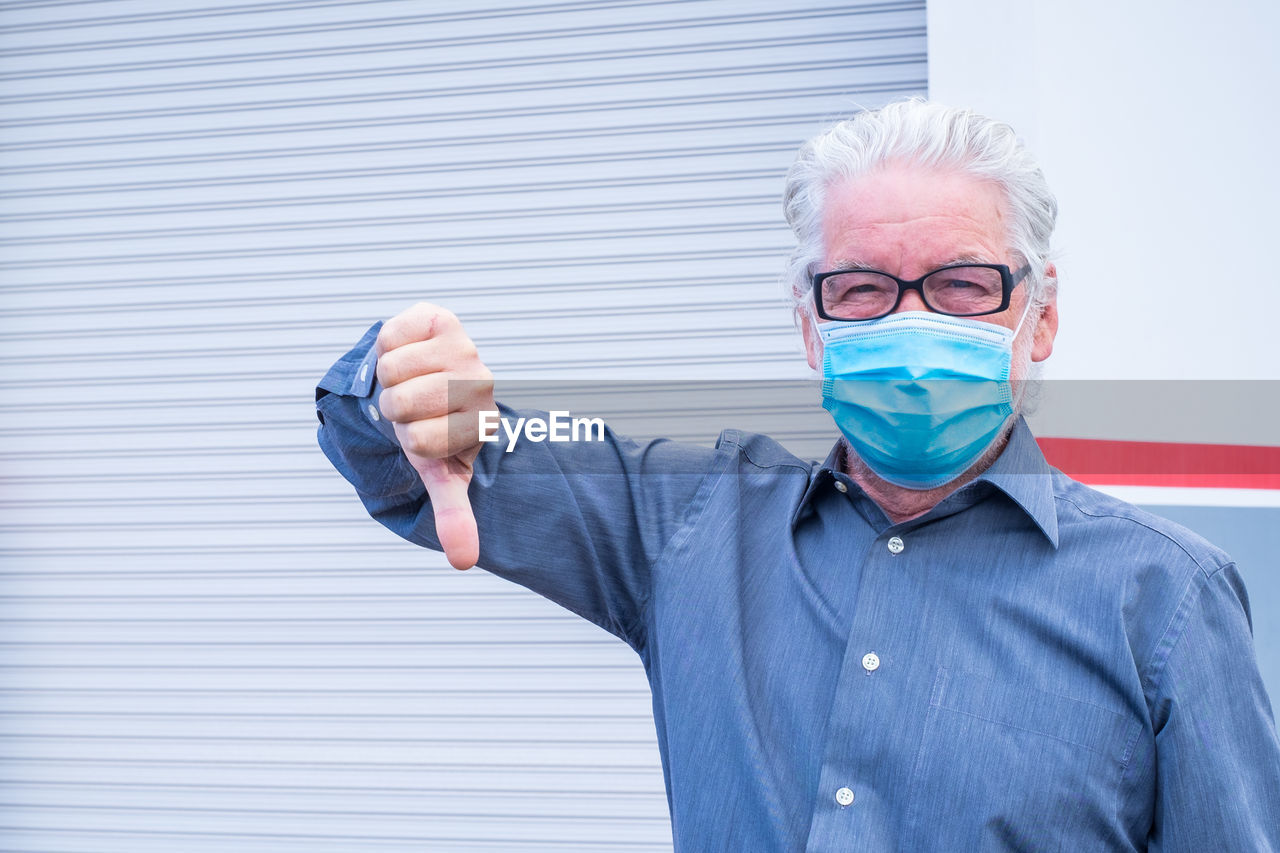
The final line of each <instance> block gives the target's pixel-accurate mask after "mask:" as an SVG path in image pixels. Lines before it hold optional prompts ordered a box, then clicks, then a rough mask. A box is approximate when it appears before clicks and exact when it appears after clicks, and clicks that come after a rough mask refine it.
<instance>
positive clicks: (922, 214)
mask: <svg viewBox="0 0 1280 853" xmlns="http://www.w3.org/2000/svg"><path fill="white" fill-rule="evenodd" d="M822 236H823V246H824V250H825V252H824V254H825V261H826V268H827V269H833V268H836V267H838V266H875V267H877V268H879V269H883V270H884V271H886V272H892V273H895V274H900V275H903V276H906V275H908V274H910V275H911V276H912V277H914V276H916V275H920V274H922V273H921V270H923V271H925V272H927V271H928V269H931V268H933V267H935V266H939V265H942V264H948V263H953V262H955V261H959V260H971V261H987V262H990V263H1003V262H1005V261H1006V260H1007V255H1008V252H1007V246H1008V226H1007V217H1006V213H1005V199H1004V194H1003V192H1002V191H1001V190H1000V188H999V186H998V185H996V184H994V183H992V182H990V181H985V180H982V179H980V178H976V177H974V176H972V175H967V174H964V173H962V172H958V171H954V170H949V169H935V168H927V167H920V166H913V165H905V164H890V165H887V166H884V167H882V168H880V169H878V170H876V171H874V172H871V173H869V174H866V175H859V176H858V177H856V178H848V179H843V180H839V181H837V182H835V183H834V184H832V185H831V186H830V187H828V189H827V194H826V204H825V207H824V209H823V217H822Z"/></svg>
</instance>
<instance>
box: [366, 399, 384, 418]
mask: <svg viewBox="0 0 1280 853" xmlns="http://www.w3.org/2000/svg"><path fill="white" fill-rule="evenodd" d="M369 419H370V420H374V421H380V420H382V415H380V414H378V407H377V406H375V405H374V404H373V403H370V404H369Z"/></svg>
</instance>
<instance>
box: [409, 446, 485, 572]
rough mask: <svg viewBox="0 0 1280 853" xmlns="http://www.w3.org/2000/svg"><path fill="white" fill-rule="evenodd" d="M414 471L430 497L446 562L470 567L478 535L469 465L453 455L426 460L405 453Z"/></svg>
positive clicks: (477, 552) (476, 558)
mask: <svg viewBox="0 0 1280 853" xmlns="http://www.w3.org/2000/svg"><path fill="white" fill-rule="evenodd" d="M406 455H408V456H409V461H410V462H411V463H413V467H414V468H415V469H416V470H417V472H418V476H419V477H421V478H422V483H423V485H425V486H426V487H427V495H428V496H429V497H430V498H431V509H432V510H433V512H434V513H435V519H436V537H437V538H438V539H439V540H440V547H442V548H443V549H444V554H445V556H446V557H447V558H448V559H449V565H451V566H453V567H454V568H455V569H469V568H471V567H472V566H474V565H475V564H476V562H477V561H479V559H480V534H479V533H478V532H477V530H476V517H475V513H473V512H472V511H471V500H470V498H468V497H467V486H469V485H470V484H471V466H470V465H468V464H466V463H464V462H462V461H461V460H459V459H458V457H456V456H451V457H449V458H447V459H428V458H426V457H425V456H418V455H416V454H406Z"/></svg>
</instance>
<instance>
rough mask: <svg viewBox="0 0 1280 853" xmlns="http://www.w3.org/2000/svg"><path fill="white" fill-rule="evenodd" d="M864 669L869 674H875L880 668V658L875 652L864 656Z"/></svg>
mask: <svg viewBox="0 0 1280 853" xmlns="http://www.w3.org/2000/svg"><path fill="white" fill-rule="evenodd" d="M862 668H863V669H865V670H866V671H867V672H875V671H876V670H877V669H879V668H880V658H879V656H878V655H876V653H875V652H867V653H866V654H865V655H863V656H862Z"/></svg>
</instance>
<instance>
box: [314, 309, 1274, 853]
mask: <svg viewBox="0 0 1280 853" xmlns="http://www.w3.org/2000/svg"><path fill="white" fill-rule="evenodd" d="M376 329H377V327H376V326H375V327H374V329H371V330H370V332H369V333H368V334H366V336H365V338H364V339H363V340H362V341H361V342H360V344H359V345H357V347H356V348H355V349H353V350H352V351H351V352H350V353H348V354H347V355H346V356H345V357H344V358H343V359H342V360H340V361H339V362H338V363H337V364H336V365H335V366H334V367H333V368H332V369H331V370H330V371H329V373H328V374H327V375H326V376H325V377H324V379H323V380H322V381H321V383H320V386H319V390H318V391H317V398H318V399H317V405H318V409H319V414H320V416H321V421H322V424H323V425H322V426H321V428H320V444H321V446H322V448H323V449H324V451H325V453H326V454H327V455H328V456H329V458H330V459H331V460H332V461H333V463H334V465H335V466H336V467H337V468H338V470H339V471H340V472H341V473H342V474H343V476H345V477H346V478H347V479H348V480H349V481H350V482H351V483H352V484H353V485H354V486H355V488H356V491H357V492H358V493H359V495H360V498H361V500H363V502H364V504H365V506H366V507H367V509H368V511H369V512H370V513H371V514H372V515H373V517H374V518H376V519H377V520H378V521H380V522H381V523H383V524H385V525H386V526H387V527H389V528H390V529H391V530H393V531H395V532H396V533H398V534H399V535H401V536H403V537H405V538H406V539H409V540H410V541H413V542H416V543H419V544H421V545H425V546H427V547H437V542H436V539H435V535H434V530H433V525H432V515H431V508H430V506H429V505H428V504H427V502H426V499H425V491H424V489H423V487H422V485H421V483H420V482H419V480H418V478H417V476H416V474H415V473H414V471H413V469H412V468H411V467H410V466H409V465H408V462H407V460H406V459H405V458H404V457H403V455H402V454H401V453H400V452H399V449H398V447H397V445H396V444H395V442H394V440H393V438H390V437H389V435H390V434H389V432H384V431H383V429H381V428H383V427H385V421H380V420H379V419H377V418H376V416H375V415H376V407H375V409H374V410H373V413H371V412H370V409H369V406H370V404H371V402H372V401H371V399H370V397H369V394H370V392H371V390H372V388H373V376H372V374H373V370H372V367H373V361H372V359H373V354H372V352H371V351H370V347H371V345H372V342H373V337H374V334H375V332H376ZM504 415H506V416H508V417H510V416H512V413H511V412H509V411H505V410H504ZM503 450H504V447H502V446H499V445H487V446H486V447H485V448H484V449H483V450H482V451H481V453H480V455H479V457H478V458H477V460H476V465H475V478H474V481H473V483H472V486H471V492H470V495H471V500H472V504H473V508H474V510H475V513H476V518H477V521H478V524H479V531H480V565H481V566H482V567H484V568H486V569H488V570H489V571H492V572H495V573H497V574H499V575H502V576H503V577H506V578H509V579H511V580H513V581H515V582H516V583H519V584H522V585H524V586H527V587H529V588H530V589H532V590H534V591H536V592H538V593H540V594H542V595H544V596H547V597H548V598H551V599H552V600H554V601H556V602H558V603H560V604H561V605H563V606H564V607H567V608H569V609H570V610H572V611H574V612H575V613H578V614H580V615H582V616H583V617H585V618H587V619H589V620H591V621H592V622H594V623H596V624H597V625H599V626H601V627H602V628H604V629H605V630H607V631H609V632H611V633H613V634H615V635H617V636H618V637H619V638H621V639H622V640H624V641H626V642H627V643H628V644H630V645H631V646H632V648H634V649H635V650H636V652H637V653H638V654H639V655H640V659H641V660H642V661H643V663H644V667H645V670H646V672H647V673H648V677H649V683H650V685H651V687H652V690H653V712H654V721H655V723H656V725H657V735H658V745H659V748H660V750H661V755H662V765H663V771H664V773H665V778H666V783H667V794H668V799H669V803H670V808H671V820H672V829H673V832H674V835H675V849H676V850H678V851H689V853H693V851H709V850H725V851H775V850H777V851H784V850H785V851H800V850H804V851H812V852H813V853H817V851H837V850H839V851H852V850H858V851H863V850H876V851H878V850H905V851H928V850H937V851H969V850H1071V851H1075V850H1089V851H1093V850H1146V849H1150V850H1165V851H1175V850H1176V851H1188V853H1191V851H1194V853H1202V851H1209V850H1229V851H1253V850H1275V849H1280V747H1278V745H1277V738H1276V731H1275V724H1274V721H1273V717H1272V713H1271V708H1270V705H1269V703H1268V700H1267V696H1266V693H1265V691H1264V688H1263V686H1262V682H1261V679H1260V677H1259V674H1258V669H1257V665H1256V663H1255V660H1254V653H1253V645H1252V639H1251V627H1250V617H1249V608H1248V599H1247V596H1246V593H1245V590H1244V587H1243V585H1242V584H1241V580H1240V576H1239V574H1238V573H1237V571H1236V568H1235V566H1234V565H1233V564H1232V563H1231V561H1230V560H1229V558H1228V557H1227V556H1226V555H1225V554H1223V553H1222V552H1220V551H1219V550H1217V549H1216V548H1214V547H1213V546H1211V545H1209V544H1208V543H1206V542H1204V541H1203V540H1201V539H1200V538H1198V537H1197V536H1195V535H1194V534H1192V533H1189V532H1188V531H1186V530H1184V529H1182V528H1180V527H1178V526H1177V525H1174V524H1172V523H1171V522H1168V521H1165V520H1163V519H1160V518H1156V517H1154V516H1152V515H1149V514H1147V513H1145V512H1142V511H1140V510H1138V509H1136V508H1135V507H1132V506H1130V505H1127V504H1125V503H1122V502H1120V501H1117V500H1114V499H1112V498H1109V497H1107V496H1105V495H1102V494H1099V493H1097V492H1095V491H1092V490H1090V489H1088V488H1086V487H1084V486H1082V485H1080V484H1079V483H1076V482H1074V481H1072V480H1071V479H1069V478H1067V477H1066V476H1064V475H1063V474H1061V473H1060V472H1057V471H1055V470H1053V469H1051V468H1049V467H1048V465H1047V464H1046V463H1045V461H1044V458H1043V456H1042V455H1041V454H1040V451H1039V449H1038V447H1037V446H1036V443H1035V441H1034V439H1033V438H1032V436H1031V434H1030V432H1029V431H1028V430H1027V428H1026V426H1025V424H1023V423H1021V422H1019V423H1018V424H1017V426H1016V427H1015V429H1014V432H1013V435H1012V437H1011V439H1010V441H1009V443H1008V446H1007V448H1006V449H1005V451H1004V452H1003V454H1002V455H1001V456H1000V458H999V459H998V460H997V461H996V463H995V464H994V465H992V466H991V468H990V469H988V470H987V472H986V473H985V474H983V475H982V476H981V477H980V478H979V479H978V480H976V481H974V482H972V483H970V484H968V485H966V486H964V487H963V488H961V489H960V490H958V491H957V492H955V493H954V494H952V495H951V496H949V497H948V498H946V499H945V500H944V501H942V502H941V503H940V504H939V505H938V506H936V507H934V509H932V510H931V511H930V512H928V513H926V514H925V515H923V516H921V517H919V518H915V519H912V520H910V521H906V522H903V523H900V524H893V523H891V522H890V521H889V520H888V519H887V518H886V516H885V515H884V513H883V512H882V511H881V510H880V508H879V507H878V506H877V505H876V504H875V503H874V502H872V501H871V500H870V499H869V498H868V497H867V496H866V495H865V494H863V493H862V491H861V490H860V489H859V487H858V486H857V485H856V484H855V483H854V482H853V481H852V480H850V479H849V478H848V477H847V476H846V475H845V474H844V473H842V467H843V466H842V465H841V464H840V461H841V458H840V448H839V446H837V449H836V450H835V451H833V453H832V456H831V457H829V458H828V459H827V461H826V462H825V463H822V464H818V463H810V462H804V461H801V460H800V459H797V458H796V457H794V456H792V455H791V454H790V453H788V452H787V451H786V450H785V449H783V448H782V447H781V446H780V445H778V444H777V443H775V442H774V441H772V440H770V439H768V438H766V437H764V436H760V435H751V434H744V433H740V432H736V431H734V430H726V431H725V432H724V433H722V434H721V436H720V440H719V442H718V444H717V446H716V447H715V448H714V449H711V448H705V447H701V446H690V445H684V444H677V443H673V442H668V441H661V440H660V441H654V442H650V443H647V444H637V443H634V442H632V441H630V440H628V439H626V438H623V437H621V436H617V435H614V434H612V433H610V434H608V435H607V437H606V441H604V442H602V443H585V442H579V443H572V444H553V443H548V442H543V443H531V442H523V443H521V444H519V445H517V447H516V449H515V450H514V451H513V452H511V453H505V452H503Z"/></svg>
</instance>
